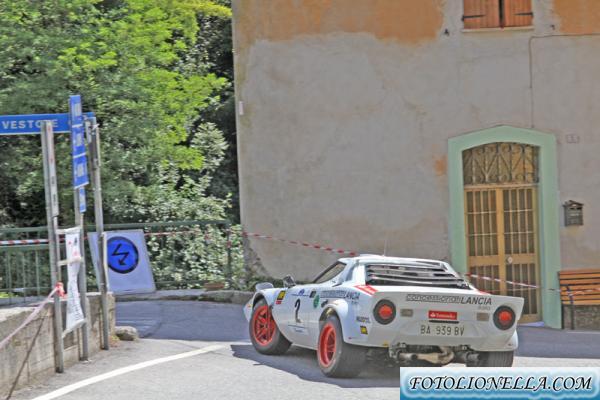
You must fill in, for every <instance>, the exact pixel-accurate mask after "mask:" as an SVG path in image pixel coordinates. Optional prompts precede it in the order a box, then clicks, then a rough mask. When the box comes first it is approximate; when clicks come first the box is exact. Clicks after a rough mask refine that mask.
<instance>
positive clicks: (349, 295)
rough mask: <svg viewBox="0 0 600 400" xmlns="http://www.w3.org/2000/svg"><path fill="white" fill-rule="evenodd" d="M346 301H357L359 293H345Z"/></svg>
mask: <svg viewBox="0 0 600 400" xmlns="http://www.w3.org/2000/svg"><path fill="white" fill-rule="evenodd" d="M346 299H348V300H350V301H357V300H358V299H360V293H358V292H348V293H346Z"/></svg>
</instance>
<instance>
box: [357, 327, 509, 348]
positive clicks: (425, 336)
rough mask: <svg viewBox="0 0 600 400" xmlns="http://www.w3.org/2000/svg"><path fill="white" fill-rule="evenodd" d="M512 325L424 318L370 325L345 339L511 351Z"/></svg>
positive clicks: (388, 344)
mask: <svg viewBox="0 0 600 400" xmlns="http://www.w3.org/2000/svg"><path fill="white" fill-rule="evenodd" d="M438 327H439V328H438ZM515 328H516V326H515V327H513V328H511V329H509V330H507V331H501V330H499V329H497V328H496V327H495V326H494V325H493V323H491V322H489V323H488V322H473V321H464V322H462V321H461V322H459V323H457V324H449V323H433V322H430V321H428V320H405V321H396V322H394V323H392V324H390V325H387V326H386V325H380V324H377V323H376V322H375V323H374V324H371V327H370V329H369V330H368V334H367V335H364V334H363V335H360V336H358V337H354V338H348V339H349V340H348V341H349V342H350V343H352V344H356V345H362V346H371V347H395V346H398V345H400V344H406V345H427V346H468V347H469V348H471V349H473V350H475V351H512V350H516V348H517V347H518V344H519V343H518V337H517V333H516V330H515Z"/></svg>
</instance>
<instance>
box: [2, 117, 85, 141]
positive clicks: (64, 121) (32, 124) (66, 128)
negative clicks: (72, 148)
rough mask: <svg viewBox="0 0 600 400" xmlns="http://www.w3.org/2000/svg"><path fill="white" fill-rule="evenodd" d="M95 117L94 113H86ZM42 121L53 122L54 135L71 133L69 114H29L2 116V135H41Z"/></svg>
mask: <svg viewBox="0 0 600 400" xmlns="http://www.w3.org/2000/svg"><path fill="white" fill-rule="evenodd" d="M85 115H86V117H88V118H92V117H94V113H91V112H90V113H85ZM42 121H52V127H53V128H54V133H67V132H71V124H70V122H69V114H28V115H2V116H0V135H39V134H40V129H41V127H42Z"/></svg>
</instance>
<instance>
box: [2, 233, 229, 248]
mask: <svg viewBox="0 0 600 400" xmlns="http://www.w3.org/2000/svg"><path fill="white" fill-rule="evenodd" d="M191 233H200V234H202V233H203V231H201V230H189V231H172V232H144V236H146V237H152V236H156V237H160V236H175V235H188V234H191ZM227 234H228V235H230V234H231V232H230V231H229V232H227ZM87 239H88V237H87V236H84V240H87ZM204 240H205V241H206V242H210V240H211V236H210V235H209V234H208V233H204ZM61 241H62V240H61ZM46 243H48V239H24V240H0V246H23V245H31V244H46ZM231 245H232V243H231V240H228V241H227V243H226V246H227V247H228V248H229V247H231Z"/></svg>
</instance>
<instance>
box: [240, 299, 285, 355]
mask: <svg viewBox="0 0 600 400" xmlns="http://www.w3.org/2000/svg"><path fill="white" fill-rule="evenodd" d="M249 330H250V340H251V341H252V345H253V346H254V348H255V349H256V351H258V352H259V353H262V354H268V355H280V354H283V353H285V352H286V351H287V350H288V349H289V348H290V346H291V343H290V341H289V340H287V339H286V338H285V337H284V336H283V335H282V334H281V332H280V331H279V328H278V327H277V324H276V323H275V320H274V319H273V314H272V313H271V309H270V308H269V305H268V304H267V302H266V301H265V300H264V299H261V300H259V301H258V302H257V303H256V305H255V306H254V308H253V309H252V316H251V318H250V326H249Z"/></svg>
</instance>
